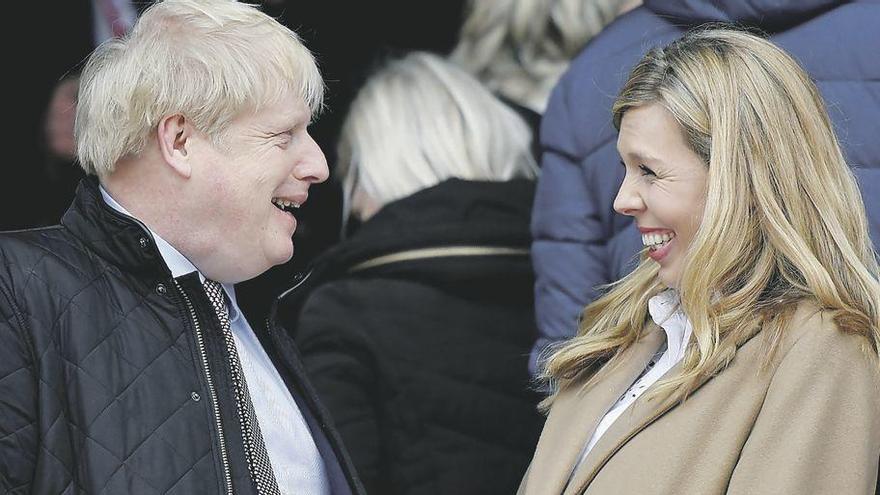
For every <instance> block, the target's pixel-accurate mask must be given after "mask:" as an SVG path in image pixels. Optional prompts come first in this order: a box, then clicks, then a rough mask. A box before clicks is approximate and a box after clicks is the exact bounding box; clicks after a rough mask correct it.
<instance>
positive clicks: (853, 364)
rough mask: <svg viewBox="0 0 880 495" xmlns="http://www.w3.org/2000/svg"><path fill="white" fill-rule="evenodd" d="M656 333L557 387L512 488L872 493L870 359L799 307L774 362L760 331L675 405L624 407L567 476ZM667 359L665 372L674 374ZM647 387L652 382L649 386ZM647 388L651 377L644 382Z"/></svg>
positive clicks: (551, 493)
mask: <svg viewBox="0 0 880 495" xmlns="http://www.w3.org/2000/svg"><path fill="white" fill-rule="evenodd" d="M664 338H665V335H664V332H663V330H662V329H661V328H660V327H658V326H657V325H655V324H654V323H649V324H648V326H647V327H646V332H645V335H644V336H643V337H642V338H641V340H640V341H639V342H638V343H637V344H635V345H634V346H632V347H631V348H630V349H628V350H627V351H625V352H626V354H627V355H626V356H624V357H625V359H623V360H622V361H621V363H620V364H619V365H618V366H617V367H615V368H614V369H612V370H606V369H603V370H600V373H603V374H604V375H605V376H604V377H602V378H601V380H600V381H599V382H598V383H596V384H595V385H594V386H591V387H590V388H587V389H584V387H583V384H584V382H585V380H586V377H584V378H576V379H574V380H572V381H571V382H570V383H567V384H566V385H564V386H563V388H562V390H561V391H560V392H559V394H558V396H557V398H556V401H555V402H554V404H553V406H552V408H551V410H550V414H549V416H548V418H547V422H546V424H545V426H544V431H543V433H542V434H541V439H540V441H539V443H538V447H537V450H536V452H535V456H534V457H533V459H532V463H531V465H530V467H529V469H528V471H527V472H526V475H525V477H524V478H523V481H522V483H521V485H520V489H519V492H518V493H519V494H520V495H558V494H565V495H573V494H591V495H592V494H597V495H611V494H639V495H644V494H676V495H687V494H694V495H697V494H699V495H711V494H737V495H740V494H741V495H756V494H799V495H803V494H835V495H838V494H873V493H874V489H875V482H876V478H877V467H878V457H880V366H878V362H877V358H876V357H869V356H868V355H867V354H866V353H865V352H863V351H862V349H861V346H862V344H863V343H864V342H866V341H865V339H864V338H862V337H856V336H852V335H846V334H844V333H843V332H841V331H839V330H838V329H837V326H836V325H835V324H834V323H833V322H832V321H831V320H830V318H829V317H828V316H827V315H824V314H823V313H821V312H819V311H817V310H815V309H811V308H810V307H808V306H807V305H801V306H800V307H799V308H798V310H797V311H796V313H795V315H794V317H793V318H792V320H791V324H790V326H789V328H788V330H787V332H786V335H785V337H783V341H782V343H781V345H780V347H779V349H778V350H777V352H776V354H775V357H774V359H773V361H772V362H771V363H770V365H769V366H768V367H766V368H764V370H763V371H762V370H761V363H762V361H763V358H764V356H765V353H766V350H765V349H766V343H765V342H764V339H763V338H762V335H761V334H760V333H759V334H758V335H757V336H755V337H753V338H752V339H750V340H748V341H747V342H745V343H744V344H743V345H742V346H741V347H740V348H739V350H738V351H737V354H736V357H735V358H734V359H733V361H732V362H731V363H730V365H729V366H728V367H727V368H726V369H724V370H723V371H722V372H721V373H719V374H718V375H716V376H715V377H713V378H711V379H709V380H707V381H705V382H704V383H703V384H702V385H701V386H700V387H699V388H698V389H697V390H696V391H695V392H694V393H693V394H692V395H691V396H690V397H689V398H688V399H687V400H686V401H685V402H684V403H683V404H677V405H676V404H672V405H670V404H663V402H664V401H662V400H659V399H653V400H652V399H650V398H649V395H650V392H651V389H649V390H648V391H646V392H645V393H644V394H643V395H642V396H641V397H639V399H638V400H636V402H635V403H634V404H633V405H632V406H630V408H629V409H627V410H626V411H624V413H623V414H622V415H621V416H620V418H618V419H617V421H615V422H614V423H613V424H612V425H611V427H610V428H609V429H608V431H606V432H605V434H604V435H603V436H602V438H601V439H600V440H599V442H598V443H597V444H596V446H595V447H594V448H593V450H592V451H590V453H589V454H588V456H587V457H586V459H585V460H584V462H583V463H582V464H581V465H580V466H579V467H578V468H577V470H576V471H575V472H574V474H573V476H571V480H570V481H569V476H570V475H571V474H572V473H571V471H572V469H573V467H574V466H575V464H576V463H577V461H578V458H579V456H580V453H581V451H582V449H583V447H584V446H585V445H586V443H587V441H588V440H589V438H590V437H591V436H592V434H593V431H594V430H595V428H596V425H597V424H598V422H599V421H600V420H601V418H602V417H603V415H604V414H605V412H606V411H607V410H608V409H609V408H610V407H611V406H612V405H613V404H614V403H615V402H616V401H617V399H618V398H619V397H620V395H621V394H622V393H624V392H625V391H626V390H627V388H628V387H629V386H630V385H631V384H632V383H633V381H634V380H635V379H636V378H637V377H638V375H639V374H640V373H641V371H642V370H643V369H644V368H645V365H646V364H647V363H648V360H649V359H650V358H651V357H652V356H653V354H654V352H655V351H656V350H657V348H658V347H659V346H660V344H661V343H662V339H664ZM678 369H679V368H678V366H676V367H673V368H672V369H671V370H670V371H669V372H668V374H667V376H670V375H671V374H672V373H676V372H677V371H678ZM655 386H656V384H655ZM652 388H653V386H652Z"/></svg>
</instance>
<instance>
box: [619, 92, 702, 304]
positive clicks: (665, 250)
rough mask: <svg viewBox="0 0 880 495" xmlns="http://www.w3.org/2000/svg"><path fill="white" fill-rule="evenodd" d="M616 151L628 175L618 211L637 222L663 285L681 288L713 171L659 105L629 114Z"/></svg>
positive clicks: (640, 108) (622, 186)
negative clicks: (708, 182)
mask: <svg viewBox="0 0 880 495" xmlns="http://www.w3.org/2000/svg"><path fill="white" fill-rule="evenodd" d="M617 151H618V152H619V153H620V156H621V157H622V158H623V165H624V168H625V169H626V176H625V177H624V180H623V184H622V185H621V186H620V191H618V193H617V198H616V199H615V200H614V209H615V210H616V211H617V212H618V213H620V214H623V215H628V216H631V217H633V218H634V219H635V221H636V225H637V226H638V228H639V231H640V232H641V234H642V242H643V243H644V245H645V246H646V247H647V248H648V256H650V257H651V259H653V260H654V261H656V262H657V263H658V264H659V265H660V272H659V277H660V280H661V281H662V282H663V283H664V284H666V286H668V287H674V288H677V287H678V285H679V282H680V280H681V273H682V269H683V263H684V261H683V258H684V256H685V254H686V253H687V250H688V247H689V246H690V244H691V243H692V242H693V239H694V236H695V235H696V233H697V229H698V228H699V227H700V222H701V219H702V218H703V210H704V209H705V206H706V190H707V181H708V176H709V169H708V167H707V166H706V164H705V163H704V162H703V160H702V159H701V158H700V156H699V155H697V154H696V153H695V152H694V151H693V150H692V149H691V148H690V146H688V143H687V141H686V139H685V136H684V132H683V131H682V129H681V126H680V125H679V124H678V122H676V120H675V118H674V117H673V116H672V114H671V113H669V111H668V110H666V109H665V108H663V106H661V105H659V104H657V103H652V104H648V105H643V106H639V107H634V108H631V109H629V110H627V111H626V113H624V115H623V118H622V119H621V122H620V134H619V135H618V138H617Z"/></svg>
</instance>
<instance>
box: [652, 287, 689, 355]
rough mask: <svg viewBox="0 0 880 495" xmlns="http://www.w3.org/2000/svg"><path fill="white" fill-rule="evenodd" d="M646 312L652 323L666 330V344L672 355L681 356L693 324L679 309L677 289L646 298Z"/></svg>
mask: <svg viewBox="0 0 880 495" xmlns="http://www.w3.org/2000/svg"><path fill="white" fill-rule="evenodd" d="M648 312H649V313H650V314H651V319H652V320H654V323H656V324H657V325H659V326H660V328H662V329H663V331H664V332H666V345H667V346H668V349H669V352H670V353H671V354H672V355H674V356H681V355H683V354H684V350H685V349H686V347H687V343H688V340H690V338H691V333H693V326H691V322H690V320H688V317H687V315H685V314H684V311H682V309H681V301H680V299H679V297H678V291H676V290H674V289H667V290H665V291H663V292H661V293H659V294H657V295H656V296H654V297H652V298H651V299H649V300H648Z"/></svg>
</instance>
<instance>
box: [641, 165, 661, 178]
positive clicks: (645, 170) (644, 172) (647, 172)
mask: <svg viewBox="0 0 880 495" xmlns="http://www.w3.org/2000/svg"><path fill="white" fill-rule="evenodd" d="M639 170H641V171H642V175H649V176H651V177H656V176H657V174H655V173H654V171H653V170H651V169H650V168H648V167H647V166H645V165H639Z"/></svg>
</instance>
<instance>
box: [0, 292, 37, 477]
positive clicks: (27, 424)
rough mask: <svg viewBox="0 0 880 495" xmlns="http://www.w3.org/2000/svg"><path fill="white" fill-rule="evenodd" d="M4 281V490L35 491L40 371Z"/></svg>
mask: <svg viewBox="0 0 880 495" xmlns="http://www.w3.org/2000/svg"><path fill="white" fill-rule="evenodd" d="M8 295H9V292H8V291H7V290H6V288H5V287H4V286H2V285H0V490H2V493H4V494H28V493H31V492H32V487H33V478H34V470H35V468H36V462H37V454H38V441H39V435H38V421H37V410H38V409H37V386H36V383H37V373H36V367H35V364H34V363H33V360H32V357H31V356H32V353H31V351H30V346H29V345H28V339H27V337H26V334H25V323H24V318H23V317H22V315H21V312H20V311H19V310H18V308H17V307H16V306H15V305H14V304H13V302H12V301H11V299H10V298H9V297H8Z"/></svg>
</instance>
